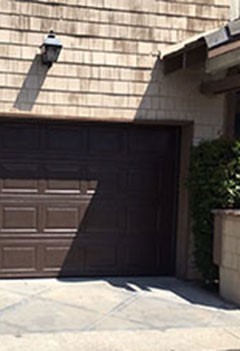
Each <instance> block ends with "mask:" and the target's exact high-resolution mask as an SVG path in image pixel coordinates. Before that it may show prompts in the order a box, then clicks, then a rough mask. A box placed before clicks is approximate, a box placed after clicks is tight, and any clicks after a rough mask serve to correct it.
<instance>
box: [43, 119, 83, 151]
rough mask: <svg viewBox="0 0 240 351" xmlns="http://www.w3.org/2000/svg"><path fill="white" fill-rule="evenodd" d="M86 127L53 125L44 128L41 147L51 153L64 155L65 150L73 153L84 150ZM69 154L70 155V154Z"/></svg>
mask: <svg viewBox="0 0 240 351" xmlns="http://www.w3.org/2000/svg"><path fill="white" fill-rule="evenodd" d="M85 139H86V129H85V128H82V129H81V128H71V127H67V126H61V125H55V126H53V125H52V126H48V127H47V128H45V135H44V143H43V148H44V149H45V150H46V151H47V152H49V153H51V152H54V154H55V153H61V154H63V155H66V150H68V151H69V152H73V153H74V154H81V153H84V152H86V150H85V145H86V141H85ZM70 156H71V155H70Z"/></svg>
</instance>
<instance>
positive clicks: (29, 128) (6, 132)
mask: <svg viewBox="0 0 240 351" xmlns="http://www.w3.org/2000/svg"><path fill="white" fill-rule="evenodd" d="M2 126H3V128H1V130H0V147H1V149H2V150H13V151H19V148H21V150H23V149H24V150H26V151H27V150H37V149H39V146H40V130H39V128H38V126H37V125H35V126H34V125H22V124H15V125H13V124H12V123H9V124H5V125H4V124H3V123H2Z"/></svg>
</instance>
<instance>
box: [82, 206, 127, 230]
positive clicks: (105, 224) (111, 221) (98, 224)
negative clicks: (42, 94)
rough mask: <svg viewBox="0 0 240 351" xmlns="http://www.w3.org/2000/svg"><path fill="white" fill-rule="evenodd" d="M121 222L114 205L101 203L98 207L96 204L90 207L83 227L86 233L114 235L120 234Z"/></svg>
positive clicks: (83, 221)
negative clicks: (115, 232)
mask: <svg viewBox="0 0 240 351" xmlns="http://www.w3.org/2000/svg"><path fill="white" fill-rule="evenodd" d="M93 202H94V201H93ZM119 222H120V220H119V213H118V209H117V208H114V204H112V206H109V205H106V204H104V203H102V202H101V201H99V202H98V205H97V204H96V202H94V205H90V206H89V208H88V210H87V212H86V214H85V216H84V218H83V220H82V223H81V225H82V226H83V228H84V229H85V230H86V232H90V233H94V232H96V233H101V232H104V233H108V232H110V233H112V232H113V231H117V232H118V230H119V228H120V226H121V225H120V223H119Z"/></svg>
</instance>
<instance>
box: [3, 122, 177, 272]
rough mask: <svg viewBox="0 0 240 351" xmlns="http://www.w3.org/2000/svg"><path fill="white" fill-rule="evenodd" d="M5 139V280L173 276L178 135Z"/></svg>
mask: <svg viewBox="0 0 240 351" xmlns="http://www.w3.org/2000/svg"><path fill="white" fill-rule="evenodd" d="M11 129H13V130H11ZM20 132H23V134H22V135H23V136H25V138H26V140H23V139H22V135H21V137H20V140H18V141H17V142H15V140H13V139H14V138H18V135H19V133H20ZM31 133H32V135H28V134H31ZM26 134H27V135H26ZM1 136H3V140H2V139H1V138H0V222H1V223H0V252H1V257H0V276H3V277H4V276H71V275H74V276H81V275H97V274H101V275H108V274H116V275H119V274H161V272H164V274H172V272H173V267H174V265H173V262H174V225H173V219H174V215H175V194H176V184H175V179H176V166H177V159H176V154H177V152H176V147H177V140H178V130H177V129H175V128H167V127H156V126H154V127H151V126H149V127H147V126H144V127H143V126H129V125H119V124H117V125H112V124H106V125H104V124H97V123H96V124H80V123H79V124H78V123H76V124H73V123H55V122H54V123H53V122H51V123H50V122H47V123H46V122H42V123H35V124H34V125H33V124H32V123H31V122H28V123H27V122H24V123H23V122H22V123H19V122H13V123H12V124H11V123H9V124H8V125H6V124H3V125H1V124H0V137H1ZM10 136H11V138H12V140H9V138H10ZM34 138H35V139H34ZM33 139H34V140H33ZM28 142H29V143H28ZM166 233H167V234H166ZM163 252H164V257H163V254H162V253H163ZM160 255H161V257H160ZM166 257H167V259H166ZM163 266H164V267H163Z"/></svg>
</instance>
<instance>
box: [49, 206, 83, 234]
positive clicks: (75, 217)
mask: <svg viewBox="0 0 240 351" xmlns="http://www.w3.org/2000/svg"><path fill="white" fill-rule="evenodd" d="M43 222H44V231H52V232H53V231H54V232H58V231H61V232H63V231H65V232H69V230H73V231H76V230H77V229H78V227H79V225H80V209H79V207H77V206H75V207H73V206H71V205H70V206H61V207H60V206H57V205H52V206H48V205H47V206H44V219H43Z"/></svg>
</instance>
